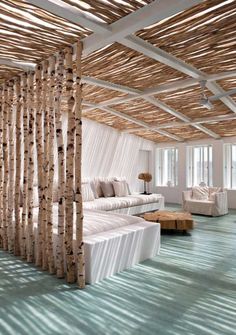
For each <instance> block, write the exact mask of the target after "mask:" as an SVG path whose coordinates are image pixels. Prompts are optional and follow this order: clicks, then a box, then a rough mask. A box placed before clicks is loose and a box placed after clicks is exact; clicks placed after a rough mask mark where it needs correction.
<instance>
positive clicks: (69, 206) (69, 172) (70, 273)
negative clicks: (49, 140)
mask: <svg viewBox="0 0 236 335" xmlns="http://www.w3.org/2000/svg"><path fill="white" fill-rule="evenodd" d="M72 53H73V49H72V47H67V48H66V50H65V70H66V94H67V112H68V129H67V148H66V188H65V207H66V220H65V252H66V278H67V282H68V283H73V282H75V259H74V252H73V216H74V215H73V214H74V213H73V197H74V190H73V184H74V149H75V145H74V142H75V115H74V112H73V107H74V103H75V99H74V96H73V67H72Z"/></svg>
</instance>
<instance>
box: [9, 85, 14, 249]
mask: <svg viewBox="0 0 236 335" xmlns="http://www.w3.org/2000/svg"><path fill="white" fill-rule="evenodd" d="M13 98H14V81H13V80H10V81H9V96H8V99H9V109H8V113H9V114H8V148H9V174H8V178H9V183H8V251H9V252H13V251H14V235H13V204H14V134H13V129H14V117H13V116H14V105H13Z"/></svg>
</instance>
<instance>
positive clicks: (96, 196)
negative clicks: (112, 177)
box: [90, 181, 99, 199]
mask: <svg viewBox="0 0 236 335" xmlns="http://www.w3.org/2000/svg"><path fill="white" fill-rule="evenodd" d="M90 186H91V189H92V191H93V195H94V198H95V199H98V198H99V196H98V193H97V189H96V185H95V182H94V181H91V182H90Z"/></svg>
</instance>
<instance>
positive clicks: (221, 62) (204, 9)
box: [137, 0, 236, 74]
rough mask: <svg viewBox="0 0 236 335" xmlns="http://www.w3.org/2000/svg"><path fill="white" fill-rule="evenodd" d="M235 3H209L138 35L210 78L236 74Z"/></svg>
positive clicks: (210, 0)
mask: <svg viewBox="0 0 236 335" xmlns="http://www.w3.org/2000/svg"><path fill="white" fill-rule="evenodd" d="M235 30H236V1H235V0H231V1H230V0H227V1H226V0H225V1H222V0H209V1H204V2H203V3H201V4H199V5H197V6H194V7H192V8H191V9H189V10H186V11H184V12H182V13H180V14H177V15H175V16H173V17H172V18H170V19H168V20H165V21H164V22H163V21H162V22H159V23H157V24H156V25H153V26H151V27H148V28H146V29H143V30H142V31H139V32H138V33H137V35H138V36H139V37H141V38H143V39H145V40H146V41H148V42H150V43H151V44H153V45H155V46H157V47H159V48H161V49H162V50H164V51H166V52H169V53H171V54H172V55H174V56H176V57H179V58H180V59H182V60H183V61H185V62H187V63H189V64H192V65H193V66H195V67H196V68H198V69H199V70H202V71H204V72H206V73H208V74H213V73H216V72H219V71H229V70H235V67H236V34H235Z"/></svg>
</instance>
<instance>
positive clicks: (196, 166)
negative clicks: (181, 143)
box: [187, 145, 212, 187]
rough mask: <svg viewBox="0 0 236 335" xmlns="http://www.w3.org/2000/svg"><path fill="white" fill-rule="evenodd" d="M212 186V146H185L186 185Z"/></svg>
mask: <svg viewBox="0 0 236 335" xmlns="http://www.w3.org/2000/svg"><path fill="white" fill-rule="evenodd" d="M202 184H204V185H207V186H212V146H211V145H204V146H194V147H187V186H188V187H192V186H196V185H202Z"/></svg>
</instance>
